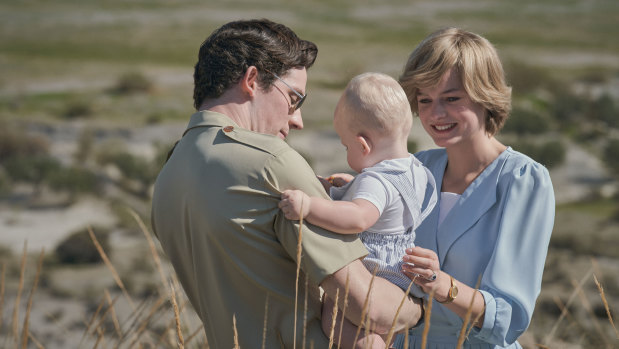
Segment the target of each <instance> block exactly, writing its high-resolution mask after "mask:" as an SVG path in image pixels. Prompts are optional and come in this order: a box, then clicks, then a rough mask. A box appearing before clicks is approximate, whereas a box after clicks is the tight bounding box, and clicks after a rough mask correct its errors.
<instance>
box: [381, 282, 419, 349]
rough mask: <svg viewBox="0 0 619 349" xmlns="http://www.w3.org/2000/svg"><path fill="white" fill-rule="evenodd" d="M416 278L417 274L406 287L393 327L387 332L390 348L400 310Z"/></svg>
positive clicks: (394, 317) (392, 323)
mask: <svg viewBox="0 0 619 349" xmlns="http://www.w3.org/2000/svg"><path fill="white" fill-rule="evenodd" d="M416 278H417V275H415V276H414V277H413V279H412V280H411V282H410V283H409V284H408V287H407V288H406V292H404V297H402V301H400V305H399V306H398V310H396V312H395V315H394V316H393V322H391V328H390V329H389V333H387V340H386V343H385V344H387V348H386V349H388V348H389V344H390V343H391V341H392V340H393V336H394V334H395V323H396V321H397V320H398V317H399V316H400V310H402V306H403V305H404V302H405V301H406V299H407V298H408V293H409V292H410V291H411V287H413V284H414V283H415V279H416ZM422 302H423V300H422Z"/></svg>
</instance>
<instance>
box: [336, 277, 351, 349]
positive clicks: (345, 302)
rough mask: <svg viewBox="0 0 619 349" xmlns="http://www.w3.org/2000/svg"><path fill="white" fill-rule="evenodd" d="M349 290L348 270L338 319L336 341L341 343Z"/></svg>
mask: <svg viewBox="0 0 619 349" xmlns="http://www.w3.org/2000/svg"><path fill="white" fill-rule="evenodd" d="M349 291H350V271H348V272H347V273H346V285H345V286H344V302H342V319H341V320H340V333H339V334H338V336H337V342H338V345H339V343H342V329H343V328H344V320H346V308H347V307H348V293H349Z"/></svg>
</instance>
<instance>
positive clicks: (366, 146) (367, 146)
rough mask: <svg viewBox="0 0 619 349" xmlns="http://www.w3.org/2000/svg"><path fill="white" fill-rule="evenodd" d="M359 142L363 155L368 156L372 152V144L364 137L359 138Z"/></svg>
mask: <svg viewBox="0 0 619 349" xmlns="http://www.w3.org/2000/svg"><path fill="white" fill-rule="evenodd" d="M357 142H358V143H359V145H361V150H362V154H363V155H368V154H369V153H370V152H371V151H372V142H371V141H370V139H369V138H368V137H366V136H364V135H359V136H357Z"/></svg>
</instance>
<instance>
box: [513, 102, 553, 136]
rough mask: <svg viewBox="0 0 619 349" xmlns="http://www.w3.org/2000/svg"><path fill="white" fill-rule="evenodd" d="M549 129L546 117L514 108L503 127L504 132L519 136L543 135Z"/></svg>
mask: <svg viewBox="0 0 619 349" xmlns="http://www.w3.org/2000/svg"><path fill="white" fill-rule="evenodd" d="M549 129H550V126H549V124H548V121H547V120H546V118H545V117H544V116H542V115H539V114H538V113H534V112H532V111H529V110H525V109H520V108H514V110H513V111H512V114H511V115H510V117H509V118H508V119H507V122H506V123H505V126H504V127H503V132H505V133H516V134H518V135H525V134H542V133H545V132H547V131H548V130H549Z"/></svg>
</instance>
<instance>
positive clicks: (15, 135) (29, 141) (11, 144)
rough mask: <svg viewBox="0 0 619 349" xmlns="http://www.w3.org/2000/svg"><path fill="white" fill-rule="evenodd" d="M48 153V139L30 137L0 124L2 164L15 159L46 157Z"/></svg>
mask: <svg viewBox="0 0 619 349" xmlns="http://www.w3.org/2000/svg"><path fill="white" fill-rule="evenodd" d="M48 151H49V142H48V141H47V139H46V138H44V137H41V136H30V135H27V134H26V133H25V132H24V131H23V130H21V129H19V128H15V127H11V126H10V125H7V124H6V123H0V162H4V160H6V159H8V158H13V157H22V156H37V155H44V154H47V153H48Z"/></svg>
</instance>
